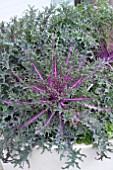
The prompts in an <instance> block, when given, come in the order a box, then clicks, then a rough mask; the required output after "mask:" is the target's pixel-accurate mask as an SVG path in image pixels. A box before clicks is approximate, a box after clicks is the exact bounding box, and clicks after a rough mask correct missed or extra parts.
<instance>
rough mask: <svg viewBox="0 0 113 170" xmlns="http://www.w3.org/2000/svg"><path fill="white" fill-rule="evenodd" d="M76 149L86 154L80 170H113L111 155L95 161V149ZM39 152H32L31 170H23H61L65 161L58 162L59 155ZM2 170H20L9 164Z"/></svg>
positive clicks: (84, 146) (26, 169) (4, 165)
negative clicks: (108, 157)
mask: <svg viewBox="0 0 113 170" xmlns="http://www.w3.org/2000/svg"><path fill="white" fill-rule="evenodd" d="M77 147H78V148H82V153H84V154H86V155H87V157H86V158H84V162H80V167H81V170H113V153H112V154H111V153H110V154H108V156H110V157H111V159H104V160H103V161H99V160H96V159H95V158H96V157H97V155H96V149H94V148H92V146H90V145H87V146H86V145H79V146H77ZM40 152H41V151H39V150H38V151H37V150H36V149H34V150H33V152H32V155H31V157H30V164H31V168H30V169H29V168H28V167H27V165H25V166H24V170H62V168H61V167H62V166H64V165H65V164H64V163H65V161H66V159H65V160H64V159H63V160H62V161H60V160H59V155H58V154H57V153H56V151H55V150H54V149H53V151H52V153H50V152H45V153H43V154H40ZM3 168H4V170H22V169H20V168H18V167H16V168H14V167H13V165H11V164H3ZM69 170H78V168H76V167H74V168H73V167H71V168H70V169H69Z"/></svg>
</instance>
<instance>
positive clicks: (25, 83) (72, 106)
mask: <svg viewBox="0 0 113 170" xmlns="http://www.w3.org/2000/svg"><path fill="white" fill-rule="evenodd" d="M95 5H97V6H98V9H97V10H96V9H95V8H94V6H93V5H91V4H84V3H81V4H79V5H77V6H76V7H71V6H67V5H65V4H63V5H62V6H61V8H56V7H50V8H46V9H45V10H44V12H39V11H37V10H35V9H34V8H31V7H30V9H29V10H28V11H26V12H25V14H24V15H23V17H22V18H19V19H17V18H13V19H12V20H11V21H10V22H9V23H3V22H2V23H1V24H0V28H1V29H0V158H1V159H2V160H3V161H4V162H11V163H13V164H14V165H20V166H21V167H22V166H23V162H25V161H26V162H27V163H28V156H29V154H30V153H31V151H32V149H33V147H35V146H38V147H39V148H42V150H43V151H44V150H46V149H47V150H49V151H51V148H52V147H53V146H56V150H57V152H58V153H60V154H61V158H62V157H64V154H65V151H67V152H66V153H67V158H68V160H67V163H66V167H65V168H69V167H70V166H74V165H76V166H77V167H78V168H79V165H78V160H82V156H84V155H82V154H81V153H80V150H76V149H74V147H73V146H76V143H85V144H90V143H92V144H94V145H96V146H97V148H98V154H99V158H100V159H102V158H104V157H107V156H106V154H105V153H106V151H107V150H110V148H109V141H108V139H109V138H110V137H112V134H111V133H112V127H113V95H112V92H113V87H112V84H113V70H112V69H110V67H109V65H108V61H104V60H102V59H98V58H97V55H98V53H99V52H100V51H101V48H100V43H101V40H104V41H105V42H106V43H109V35H110V33H111V31H112V28H113V24H112V23H113V12H112V9H111V8H110V6H109V5H108V3H106V1H104V2H103V3H102V2H101V3H100V2H97V3H96V4H95ZM73 44H74V45H73ZM72 46H73V48H72ZM67 56H68V57H70V59H69V61H68V64H66V62H65V61H66V59H67ZM53 58H54V59H53ZM55 61H56V63H57V64H56V66H57V71H58V76H56V77H53V74H54V71H53V70H54V66H53V63H54V62H55ZM33 63H34V64H35V66H36V67H37V68H38V71H39V73H40V74H41V75H42V77H43V78H44V80H42V79H40V78H39V74H38V76H37V72H36V69H34V68H35V67H33ZM111 65H112V64H111ZM70 66H73V67H72V68H71V69H70ZM68 73H69V78H70V80H69V81H67V82H65V83H64V78H65V77H66V75H68ZM50 76H51V77H50ZM49 78H51V79H52V80H51V81H49V82H50V84H51V83H53V85H57V86H58V85H61V86H60V88H62V87H64V86H65V87H66V90H64V91H63V93H62V95H58V98H57V99H56V98H55V99H54V100H53V98H51V96H50V94H53V92H54V93H55V95H56V86H55V87H54V88H51V89H49V87H50V86H49V85H50V84H49V83H48V80H49ZM80 78H82V81H80V83H78V85H76V86H75V88H73V89H72V88H71V87H72V85H73V83H75V82H77V81H78V80H79V79H80ZM63 83H64V84H63ZM29 85H34V86H38V87H39V88H40V89H41V90H42V91H43V89H45V88H46V89H47V90H46V92H44V93H40V92H39V93H38V92H37V91H36V89H35V90H34V89H32V88H30V86H29ZM32 87H33V86H32ZM67 87H68V88H67ZM62 96H63V98H71V99H73V98H82V101H74V102H71V103H70V102H66V101H65V102H63V104H64V108H63V107H59V103H58V102H59V101H60V100H61V99H62ZM53 97H56V96H53ZM59 98H60V99H59ZM85 98H88V99H89V98H91V100H88V101H85V100H84V99H85ZM40 100H44V101H45V100H46V102H45V103H43V102H42V103H41V102H40ZM24 102H26V103H24ZM30 103H33V104H30ZM47 108H49V109H47ZM41 111H45V112H44V114H43V115H42V116H40V117H37V119H35V121H33V122H31V123H29V122H28V121H31V120H32V118H34V117H35V116H36V115H37V114H38V113H40V112H41ZM52 111H54V115H53V117H52V119H51V121H49V123H48V126H46V128H43V129H42V130H40V133H36V132H37V131H38V130H39V129H41V128H42V127H44V126H45V125H47V121H48V120H49V119H50V116H51V113H52ZM59 113H62V114H61V116H60V114H59ZM61 122H62V125H63V131H62V130H61ZM62 132H63V133H62ZM4 150H5V153H6V154H4Z"/></svg>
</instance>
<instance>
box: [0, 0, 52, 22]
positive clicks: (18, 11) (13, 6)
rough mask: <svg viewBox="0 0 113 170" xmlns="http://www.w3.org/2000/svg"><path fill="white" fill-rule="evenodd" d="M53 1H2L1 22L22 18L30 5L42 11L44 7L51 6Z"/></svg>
mask: <svg viewBox="0 0 113 170" xmlns="http://www.w3.org/2000/svg"><path fill="white" fill-rule="evenodd" d="M50 3H51V0H0V22H1V21H2V20H4V21H8V20H9V19H10V18H11V17H13V16H15V15H17V16H21V15H22V13H23V11H25V10H26V9H27V8H28V4H29V5H31V6H33V5H35V7H36V8H39V9H40V10H42V9H43V8H42V7H44V6H49V5H50Z"/></svg>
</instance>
